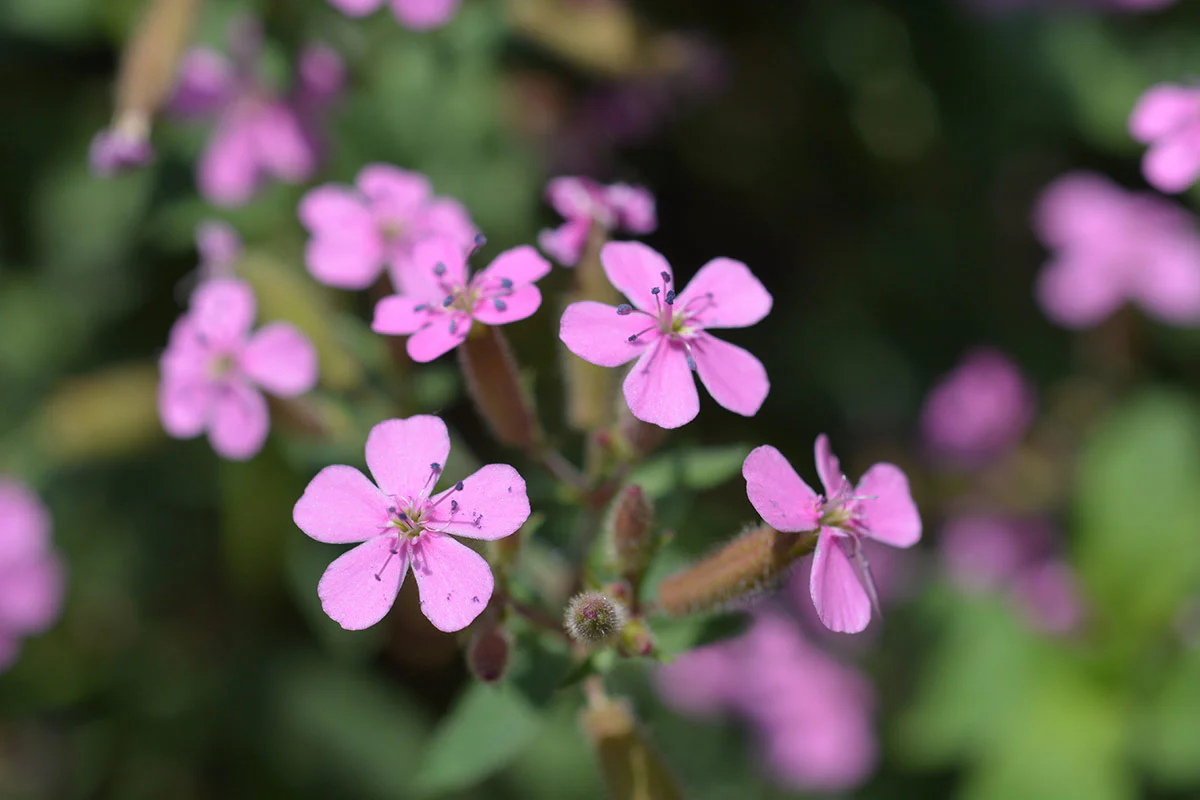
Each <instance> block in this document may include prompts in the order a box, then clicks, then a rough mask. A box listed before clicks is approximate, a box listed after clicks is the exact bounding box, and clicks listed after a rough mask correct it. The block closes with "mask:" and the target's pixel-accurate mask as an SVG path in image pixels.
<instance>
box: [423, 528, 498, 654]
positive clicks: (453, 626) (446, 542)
mask: <svg viewBox="0 0 1200 800" xmlns="http://www.w3.org/2000/svg"><path fill="white" fill-rule="evenodd" d="M412 568H413V577H415V578H416V579H417V588H418V589H419V590H420V594H421V611H423V612H424V613H425V616H426V617H428V618H429V621H430V622H432V623H433V626H434V627H435V628H437V629H438V630H441V631H446V632H451V631H459V630H462V629H463V628H465V627H467V626H468V625H470V624H471V622H472V621H473V620H474V619H475V618H476V617H477V616H479V614H480V612H482V611H483V609H485V608H486V607H487V604H488V600H490V599H491V597H492V586H493V583H492V570H491V567H489V566H488V563H487V562H486V561H484V560H483V556H481V555H479V554H478V553H476V552H475V551H474V550H472V549H471V548H469V547H467V546H466V545H464V544H461V543H459V542H456V541H455V540H454V539H452V538H451V537H449V536H443V535H441V534H439V533H432V532H429V531H427V532H425V533H423V534H422V535H421V538H420V539H418V540H417V542H416V545H415V547H414V548H413V557H412Z"/></svg>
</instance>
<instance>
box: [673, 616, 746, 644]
mask: <svg viewBox="0 0 1200 800" xmlns="http://www.w3.org/2000/svg"><path fill="white" fill-rule="evenodd" d="M749 625H750V615H749V614H744V613H740V612H729V613H718V614H708V615H703V616H694V617H686V618H684V619H656V620H655V621H654V637H655V641H656V642H657V643H658V649H659V650H661V651H662V652H664V653H667V654H678V653H683V652H686V651H688V650H692V649H694V648H697V647H703V646H705V645H707V644H714V643H716V642H720V641H724V640H726V639H732V638H733V637H735V636H740V635H741V634H742V633H745V631H746V628H747V627H749Z"/></svg>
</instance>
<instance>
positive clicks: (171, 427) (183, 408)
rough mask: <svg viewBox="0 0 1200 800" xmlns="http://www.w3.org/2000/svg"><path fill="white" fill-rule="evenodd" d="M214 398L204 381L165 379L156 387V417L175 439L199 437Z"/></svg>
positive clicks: (209, 387) (210, 387)
mask: <svg viewBox="0 0 1200 800" xmlns="http://www.w3.org/2000/svg"><path fill="white" fill-rule="evenodd" d="M215 399H216V395H215V393H214V391H213V386H212V384H210V383H209V382H208V381H205V380H194V379H182V380H181V379H177V378H170V377H165V376H164V378H163V379H162V381H161V382H159V384H158V416H159V419H161V420H162V424H163V430H165V431H166V432H167V434H168V435H170V436H172V437H174V438H176V439H191V438H192V437H195V436H199V435H200V433H201V432H202V431H203V430H204V428H205V426H206V425H207V424H208V416H209V413H210V411H211V409H212V407H213V403H214V401H215Z"/></svg>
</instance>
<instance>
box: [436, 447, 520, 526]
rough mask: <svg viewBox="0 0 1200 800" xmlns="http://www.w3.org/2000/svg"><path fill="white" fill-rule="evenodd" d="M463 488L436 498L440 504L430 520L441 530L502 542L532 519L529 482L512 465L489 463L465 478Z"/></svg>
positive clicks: (449, 490) (448, 491) (449, 491)
mask: <svg viewBox="0 0 1200 800" xmlns="http://www.w3.org/2000/svg"><path fill="white" fill-rule="evenodd" d="M462 487H463V488H462V490H461V491H459V490H458V489H448V490H447V491H445V492H442V493H441V494H439V495H438V496H437V497H435V498H434V502H435V503H439V505H438V506H437V508H435V509H434V510H433V511H432V512H431V513H430V514H429V519H430V521H431V523H432V524H433V525H434V526H435V527H436V528H437V529H438V530H440V531H443V532H445V533H451V534H454V535H455V536H466V537H467V538H469V539H500V538H503V537H505V536H508V535H509V534H511V533H515V532H516V531H517V529H518V528H520V527H521V526H522V525H524V524H525V520H527V519H529V497H528V495H526V493H525V479H524V478H522V477H521V475H520V473H518V472H517V471H516V470H515V469H513V468H512V467H510V466H509V465H508V464H488V465H487V466H485V467H483V468H481V469H479V470H477V471H476V472H475V473H474V474H473V475H471V476H470V477H467V478H464V479H463V480H462ZM443 498H444V499H443ZM452 503H453V504H454V505H452Z"/></svg>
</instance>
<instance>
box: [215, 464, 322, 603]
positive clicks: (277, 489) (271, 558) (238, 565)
mask: <svg viewBox="0 0 1200 800" xmlns="http://www.w3.org/2000/svg"><path fill="white" fill-rule="evenodd" d="M220 480H221V496H222V500H223V502H222V503H221V509H222V520H221V523H222V524H221V549H222V551H223V552H224V556H225V566H226V570H227V572H228V573H229V576H230V578H231V579H232V582H233V583H234V585H236V586H237V587H238V588H239V589H241V590H242V591H243V592H245V593H246V594H264V593H269V592H273V591H274V590H275V589H277V588H278V586H279V585H280V582H281V578H282V575H283V563H284V561H283V555H284V542H285V541H286V538H287V537H288V536H293V535H297V534H299V530H298V529H297V528H296V526H295V523H293V522H292V507H293V506H294V505H295V503H296V500H297V499H299V497H300V495H301V494H302V493H303V491H304V482H303V480H302V479H300V477H299V476H297V475H296V474H295V473H294V472H292V471H290V470H289V469H288V466H287V464H286V463H285V462H284V461H283V459H282V458H281V457H280V455H279V452H278V451H277V450H276V449H275V448H274V447H273V446H270V445H268V446H267V447H266V448H265V449H264V450H263V451H262V452H261V453H259V454H258V455H257V456H255V457H254V458H253V459H251V460H250V461H246V462H236V461H222V462H221V472H220Z"/></svg>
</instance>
